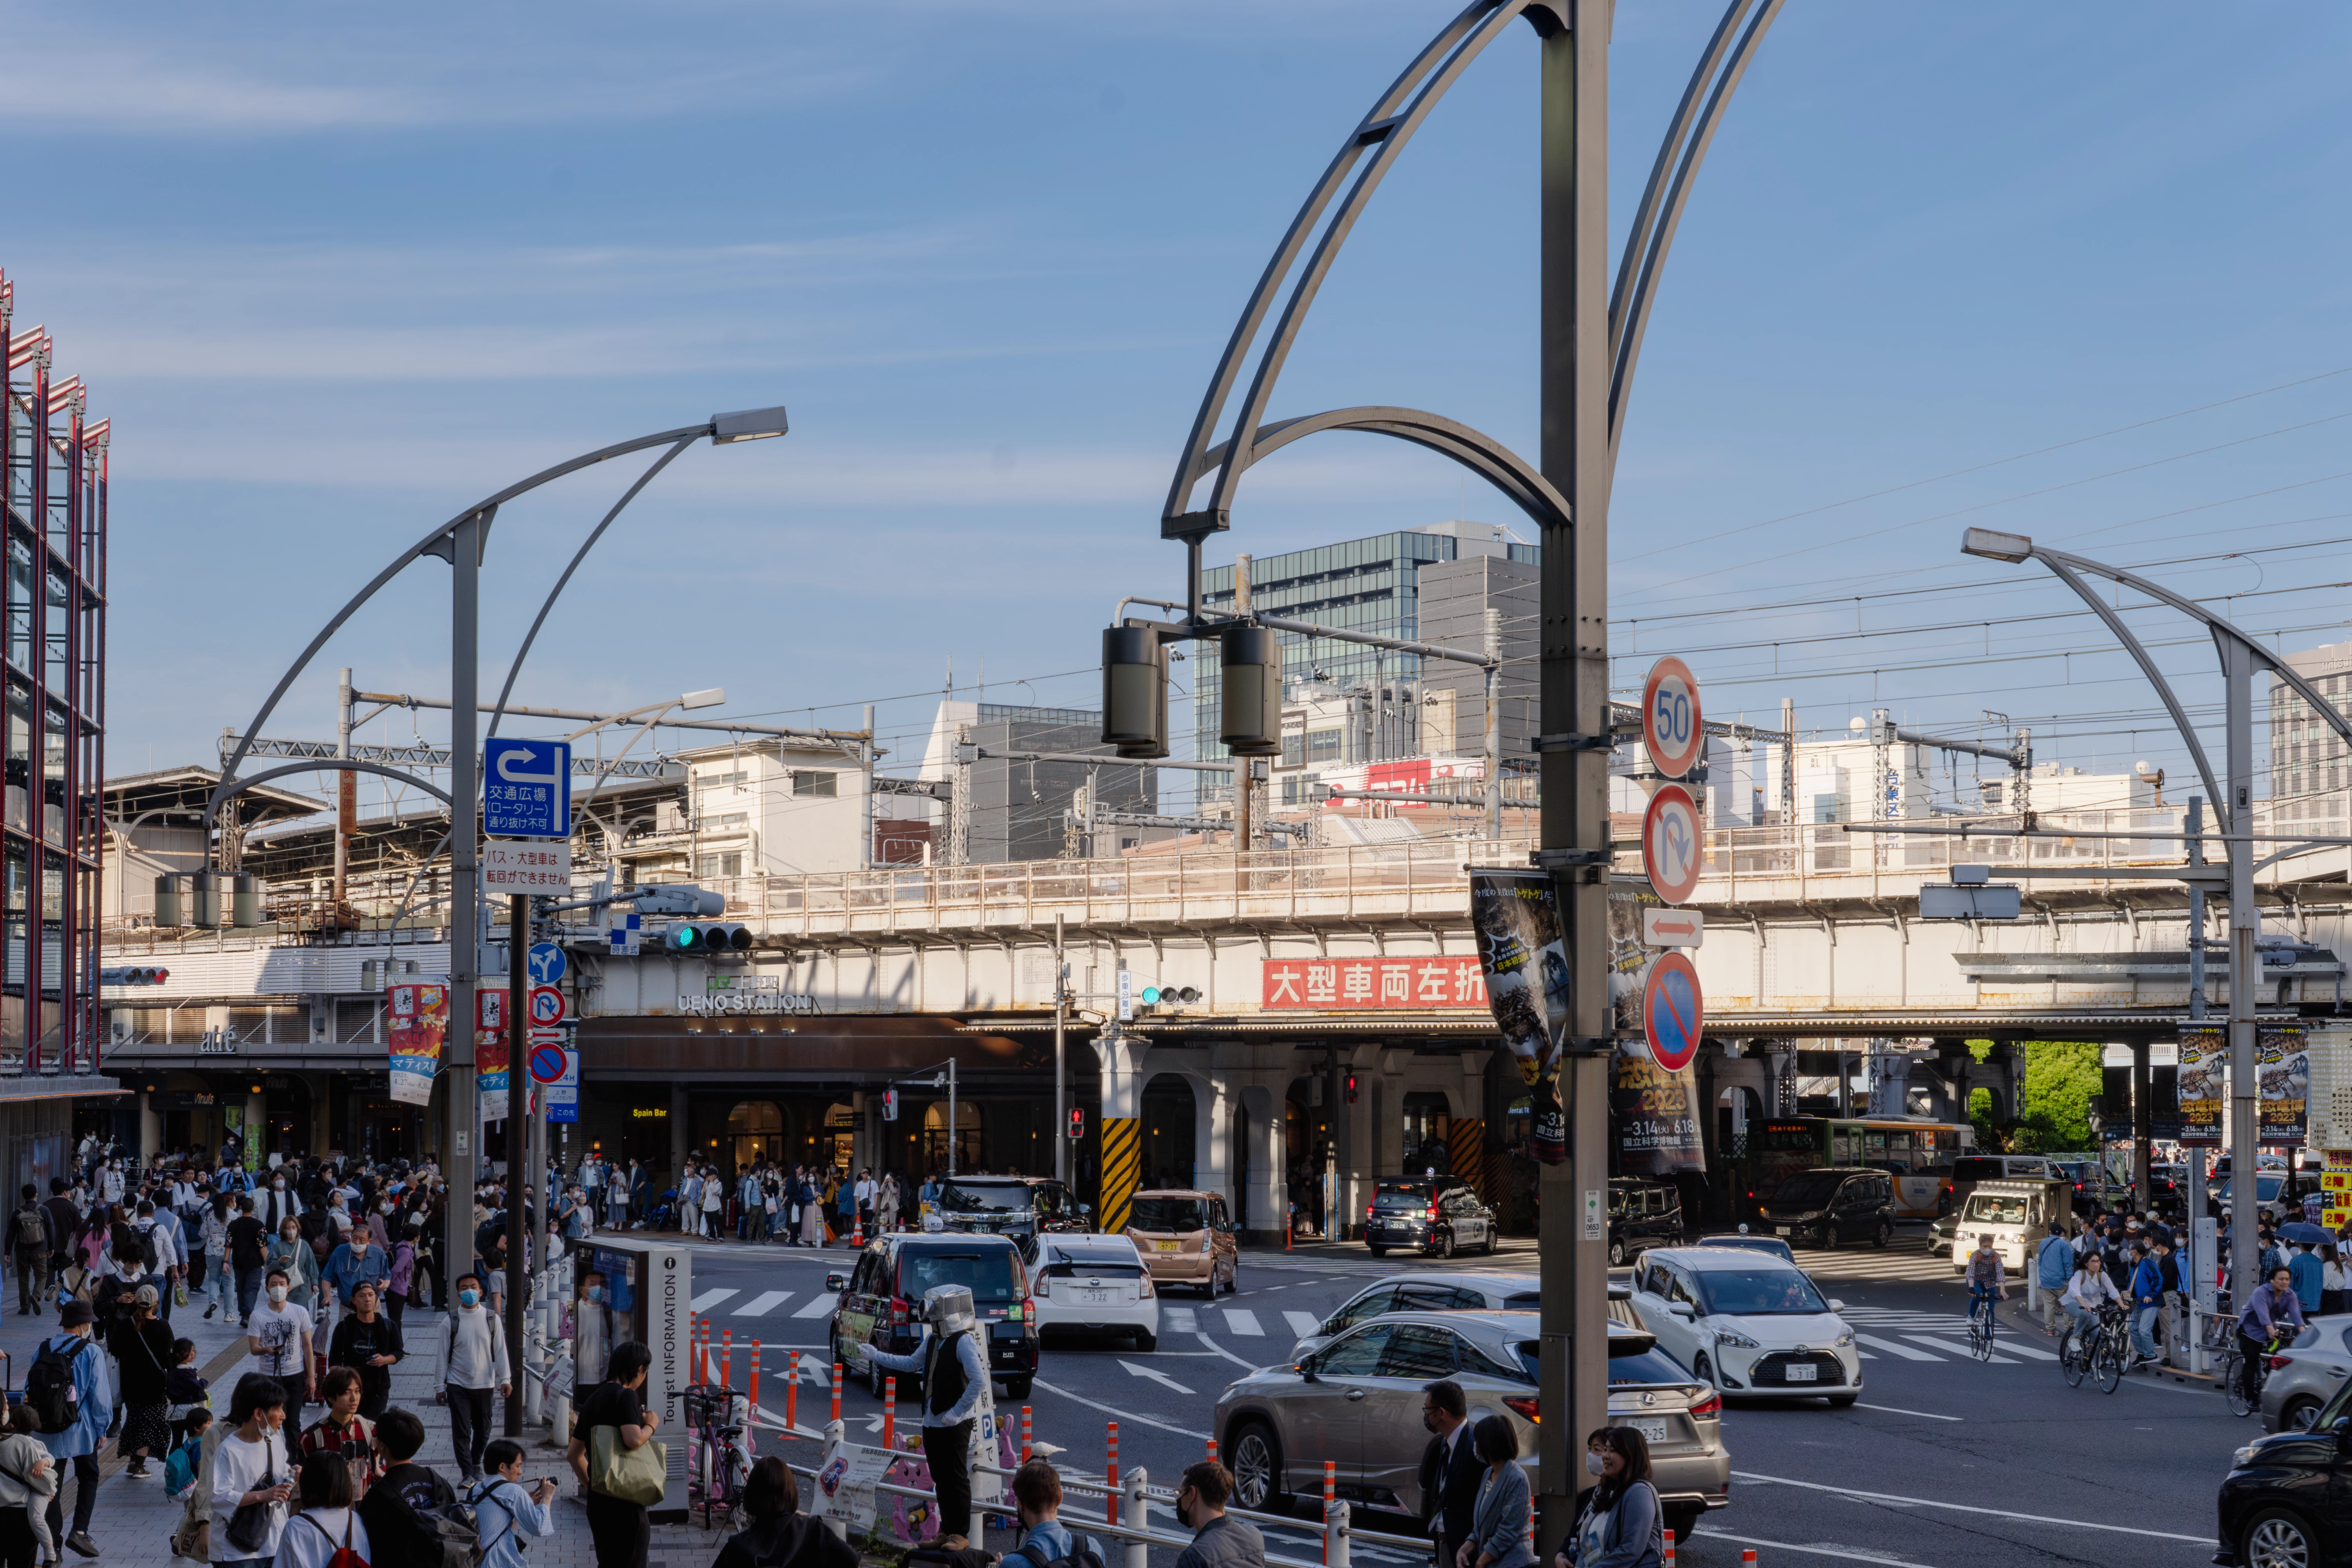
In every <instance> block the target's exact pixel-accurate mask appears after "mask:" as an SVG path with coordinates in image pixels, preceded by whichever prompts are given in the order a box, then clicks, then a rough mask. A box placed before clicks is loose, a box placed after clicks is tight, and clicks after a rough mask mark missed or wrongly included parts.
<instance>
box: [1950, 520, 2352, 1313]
mask: <svg viewBox="0 0 2352 1568" xmlns="http://www.w3.org/2000/svg"><path fill="white" fill-rule="evenodd" d="M1960 550H1961V552H1962V553H1963V554H1968V555H1977V556H1981V557H1983V558H1984V559H1986V560H1988V561H2007V562H2011V563H2016V562H2024V561H2039V562H2041V563H2042V564H2043V565H2044V566H2047V567H2048V568H2049V569H2050V570H2051V572H2052V573H2053V574H2054V575H2055V576H2056V577H2057V578H2058V580H2059V581H2060V582H2062V583H2063V584H2066V586H2067V587H2069V588H2071V589H2073V590H2074V595H2075V596H2076V597H2077V598H2079V599H2081V600H2082V601H2083V603H2084V604H2085V605H2089V606H2090V607H2091V610H2092V612H2093V613H2094V614H2095V615H2096V616H2098V617H2099V619H2100V620H2101V621H2103V622H2105V625H2106V627H2107V630H2108V631H2110V632H2112V633H2113V634H2115V638H2116V641H2117V642H2119V643H2121V644H2123V646H2124V651H2125V652H2126V653H2128V654H2130V655H2131V657H2132V660H2133V662H2134V663H2136V664H2137V665H2138V666H2139V668H2140V673H2141V674H2143V675H2145V676H2147V680H2148V684H2149V685H2151V686H2153V687H2155V688H2156V694H2157V697H2158V700H2160V701H2161V702H2163V704H2164V710H2165V711H2166V712H2167V713H2168V714H2170V715H2171V716H2172V723H2173V728H2175V729H2176V730H2178V731H2180V740H2181V743H2182V744H2183V745H2185V746H2187V747H2188V748H2189V760H2190V761H2191V762H2193V763H2196V765H2197V776H2198V777H2199V778H2200V779H2201V780H2202V781H2203V782H2204V784H2205V794H2206V797H2207V798H2208V799H2210V800H2211V801H2213V802H2214V803H2215V812H2214V816H2215V817H2216V819H2217V826H2219V827H2220V828H2221V847H2222V851H2223V854H2224V856H2225V857H2226V859H2227V863H2228V868H2229V869H2228V878H2227V880H2226V883H2225V884H2224V889H2225V890H2224V892H2223V898H2224V899H2225V900H2226V901H2227V902H2228V904H2229V906H2230V1013H2229V1028H2230V1151H2231V1153H2230V1170H2231V1184H2230V1232H2231V1236H2232V1237H2237V1238H2238V1240H2237V1244H2236V1245H2234V1246H2232V1247H2231V1249H2230V1290H2231V1297H2230V1299H2231V1300H2232V1301H2234V1302H2236V1303H2237V1304H2238V1306H2239V1307H2240V1308H2241V1309H2242V1308H2243V1307H2244V1305H2245V1303H2246V1302H2248V1301H2250V1300H2252V1299H2253V1297H2252V1292H2253V1289H2254V1283H2255V1281H2254V1268H2255V1259H2256V1253H2255V1249H2254V1248H2253V1247H2252V1246H2251V1245H2249V1244H2248V1243H2247V1242H2246V1240H2245V1238H2246V1237H2251V1236H2252V1235H2253V1234H2254V1229H2255V1222H2256V1219H2257V1217H2258V1215H2259V1214H2260V1208H2261V1194H2260V1193H2259V1192H2257V1190H2256V1185H2255V1184H2254V1183H2253V1182H2252V1180H2249V1179H2245V1178H2246V1177H2247V1176H2248V1175H2249V1173H2251V1171H2252V1166H2253V1164H2254V1163H2255V1161H2254V1147H2255V1145H2254V1136H2255V1107H2256V1104H2257V1102H2258V1101H2259V1100H2260V1099H2261V1095H2262V1083H2261V1074H2260V1072H2259V1071H2258V1070H2257V1068H2256V1066H2255V1050H2254V999H2255V992H2256V989H2257V987H2258V985H2259V984H2260V976H2261V974H2262V964H2261V962H2260V954H2259V953H2258V952H2257V951H2256V948H2255V944H2254V938H2255V937H2256V936H2257V935H2258V934H2260V931H2261V927H2262V911H2261V910H2259V909H2258V908H2256V906H2255V903H2254V871H2255V863H2254V843H2255V838H2254V804H2253V797H2254V671H2255V670H2256V669H2257V668H2263V669H2267V670H2269V671H2270V672H2271V673H2272V674H2273V675H2274V676H2276V677H2277V678H2278V679H2279V680H2280V681H2281V682H2282V683H2283V684H2284V685H2285V686H2286V687H2287V688H2288V689H2291V690H2293V691H2294V693H2295V695H2296V696H2298V697H2301V698H2302V699H2303V700H2304V701H2305V702H2306V703H2308V704H2309V705H2310V706H2311V708H2312V710H2313V711H2315V712H2316V713H2317V714H2318V715H2319V716H2320V717H2321V718H2322V719H2324V720H2326V721H2327V724H2328V726H2329V727H2330V728H2331V729H2333V730H2334V731H2336V733H2337V734H2338V735H2340V736H2342V737H2343V738H2344V739H2345V740H2346V741H2347V742H2352V720H2347V718H2346V717H2345V716H2344V715H2343V714H2341V713H2339V712H2337V711H2336V708H2335V705H2334V704H2332V703H2330V702H2329V701H2328V700H2327V699H2326V696H2325V695H2324V694H2323V693H2322V692H2321V691H2320V689H2318V688H2317V687H2315V686H2314V685H2313V684H2312V683H2311V682H2310V681H2309V680H2307V679H2305V678H2304V677H2303V676H2302V675H2300V674H2298V673H2296V672H2295V671H2294V669H2292V668H2289V667H2288V666H2287V663H2286V661H2285V660H2284V659H2283V658H2279V657H2278V656H2277V655H2276V654H2274V653H2273V652H2271V651H2270V650H2269V649H2268V648H2265V647H2263V646H2262V644H2260V643H2259V642H2256V641H2255V640H2254V638H2253V637H2252V635H2251V634H2250V633H2248V632H2246V631H2243V630H2242V629H2241V628H2240V627H2239V626H2236V625H2235V624H2233V623H2232V622H2231V621H2229V620H2228V619H2226V618H2224V617H2223V616H2217V615H2215V614H2214V613H2213V612H2212V611H2210V610H2209V609H2207V608H2206V607H2205V606H2204V605H2200V604H2199V603H2197V602H2196V601H2195V600H2193V599H2189V598H2187V597H2184V596H2183V595H2179V594H2176V593H2174V592H2173V591H2172V590H2171V589H2169V588H2167V587H2164V586H2163V585H2162V584H2157V583H2151V582H2149V581H2148V580H2147V578H2145V577H2142V576H2140V575H2138V574H2136V573H2133V572H2128V571H2126V570H2125V569H2124V568H2122V567H2119V566H2109V565H2105V564H2104V563H2100V562H2097V561H2093V560H2091V559H2089V558H2088V557H2087V556H2082V555H2070V554H2068V553H2067V552H2064V551H2063V550H2052V549H2050V548H2048V547H2047V546H2044V545H2040V544H2036V543H2034V542H2033V541H2032V540H2031V539H2029V538H2027V537H2026V536H2025V535H2024V534H2021V533H2003V532H2000V531H1997V530H1994V529H1989V528H1971V529H1969V531H1967V532H1966V533H1964V534H1963V535H1961V538H1960ZM2086 576H2090V577H2104V578H2105V579H2106V580H2107V581H2108V582H2111V583H2115V584H2120V585H2121V586H2123V587H2126V588H2129V589H2131V590H2133V591H2134V592H2135V593H2139V594H2145V595H2147V596H2148V597H2149V598H2151V599H2153V600H2155V601H2156V602H2157V603H2158V604H2161V605H2168V606H2170V607H2171V608H2173V609H2176V610H2178V611H2179V612H2180V613H2181V614H2182V615H2184V616H2189V618H2190V619H2191V620H2194V621H2196V622H2198V623H2199V624H2200V625H2201V626H2204V627H2205V629H2206V631H2207V632H2209V633H2210V635H2211V636H2212V638H2213V647H2214V650H2215V651H2216V652H2217V653H2218V654H2219V655H2220V656H2221V680H2222V687H2223V708H2222V726H2221V728H2222V735H2223V742H2222V755H2223V761H2224V763H2226V764H2227V767H2228V771H2229V781H2230V782H2229V787H2228V789H2227V791H2226V792H2224V791H2222V790H2219V789H2216V788H2215V787H2214V778H2213V764H2212V763H2211V762H2210V761H2209V760H2208V759H2207V757H2206V755H2205V745H2204V742H2203V741H2201V740H2200V738H2199V736H2198V734H2197V731H2196V729H2195V728H2194V727H2193V726H2191V725H2190V723H2189V715H2188V712H2187V710H2185V709H2184V708H2183V707H2182V706H2181V702H2180V699H2179V697H2178V696H2177V695H2175V693H2174V692H2173V689H2172V685H2171V683H2170V682H2169V681H2168V680H2166V679H2164V675H2163V672H2162V671H2160V670H2159V669H2158V668H2157V667H2156V660H2155V659H2154V658H2150V657H2149V655H2148V651H2147V647H2145V646H2143V645H2142V644H2141V642H2140V640H2139V638H2137V637H2134V636H2133V635H2132V631H2131V628H2130V627H2128V626H2125V625H2124V622H2123V617H2122V616H2120V615H2119V614H2117V613H2116V608H2115V606H2113V605H2109V604H2108V603H2106V602H2105V600H2103V599H2101V598H2100V596H2099V594H2098V590H2096V589H2095V588H2093V587H2092V586H2091V585H2090V584H2088V583H2086V582H2084V577H2086ZM2196 823H2197V818H2196V816H2195V814H2194V808H2193V807H2192V815H2191V816H2190V828H2191V831H2192V832H2193V831H2194V830H2195V827H2196ZM2029 826H2030V825H2029ZM2290 853H2293V851H2292V850H2282V851H2280V853H2279V854H2278V855H2273V856H2272V857H2271V858H2272V859H2278V858H2282V857H2283V856H2284V855H2286V854H2290ZM2188 858H2189V867H2187V868H2183V869H2184V871H2185V872H2186V874H2187V875H2188V876H2189V877H2194V876H2195V875H2196V870H2195V868H2196V867H2197V865H2198V863H2199V862H2200V859H2201V856H2200V851H2199V848H2198V847H2197V844H2196V842H2195V840H2193V839H2192V840H2191V841H2190V847H2189V857H2188ZM2265 863H2267V862H2265ZM2193 885H2194V884H2192V886H2193ZM2191 923H2192V925H2193V924H2195V923H2196V922H2194V921H2192V922H2191ZM2204 939H2205V932H2204V931H2203V929H2202V928H2201V926H2200V927H2199V929H2196V930H2192V931H2190V932H2189V942H2190V943H2191V952H2202V951H2203V950H2202V947H2201V945H2200V944H2201V943H2202V942H2204ZM2200 967H2201V966H2200ZM2141 1147H2142V1149H2145V1148H2146V1147H2147V1145H2146V1144H2145V1143H2144V1142H2143V1143H2142V1144H2141ZM2139 1174H2140V1177H2141V1179H2142V1182H2143V1183H2145V1181H2146V1179H2147V1171H2146V1169H2145V1167H2143V1168H2142V1169H2141V1171H2140V1173H2139ZM2141 1192H2142V1194H2143V1195H2145V1194H2146V1193H2147V1187H2146V1186H2145V1185H2144V1184H2143V1186H2142V1187H2141ZM2192 1195H2201V1178H2200V1183H2199V1184H2198V1185H2197V1186H2195V1187H2192ZM2189 1217H2190V1220H2191V1222H2192V1223H2193V1222H2194V1220H2195V1219H2196V1217H2197V1216H2196V1214H2195V1211H2194V1210H2192V1211H2191V1213H2190V1215H2189Z"/></svg>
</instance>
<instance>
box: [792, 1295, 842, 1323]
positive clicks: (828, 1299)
mask: <svg viewBox="0 0 2352 1568" xmlns="http://www.w3.org/2000/svg"><path fill="white" fill-rule="evenodd" d="M833 1301H834V1297H833V1292H832V1291H830V1290H824V1291H819V1292H818V1294H817V1298H816V1300H814V1301H811V1302H810V1303H809V1304H808V1305H807V1306H805V1307H803V1308H802V1309H801V1310H799V1311H797V1312H794V1313H793V1317H795V1318H822V1317H824V1315H825V1314H826V1313H827V1312H830V1311H832V1310H833Z"/></svg>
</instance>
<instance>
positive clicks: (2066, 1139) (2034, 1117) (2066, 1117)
mask: <svg viewBox="0 0 2352 1568" xmlns="http://www.w3.org/2000/svg"><path fill="white" fill-rule="evenodd" d="M2023 1051H2024V1056H2025V1077H2024V1081H2023V1083H2022V1085H2021V1087H2020V1089H2019V1090H2018V1097H2017V1112H2018V1115H2017V1128H2016V1138H2015V1142H2016V1147H2017V1148H2018V1149H2020V1150H2021V1151H2023V1152H2035V1153H2056V1152H2063V1151H2066V1150H2072V1149H2089V1148H2092V1147H2094V1146H2095V1145H2094V1144H2093V1142H2092V1139H2091V1100H2092V1097H2093V1096H2095V1095H2096V1094H2097V1093H2098V1092H2099V1085H2100V1081H2101V1080H2100V1069H2099V1058H2100V1049H2099V1047H2097V1046H2095V1045H2089V1044H2085V1043H2084V1042H2083V1041H2080V1040H2033V1041H2030V1042H2028V1043H2027V1044H2026V1045H2025V1047H2023Z"/></svg>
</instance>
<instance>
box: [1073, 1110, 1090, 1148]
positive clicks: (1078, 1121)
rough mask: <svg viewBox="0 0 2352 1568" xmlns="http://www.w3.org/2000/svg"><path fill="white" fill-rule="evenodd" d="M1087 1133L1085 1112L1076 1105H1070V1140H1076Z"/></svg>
mask: <svg viewBox="0 0 2352 1568" xmlns="http://www.w3.org/2000/svg"><path fill="white" fill-rule="evenodd" d="M1086 1135H1087V1113H1086V1112H1085V1111H1083V1110H1079V1109H1078V1108H1077V1107H1076V1106H1075V1105H1073V1106H1072V1107H1070V1141H1071V1142H1077V1141H1078V1140H1079V1139H1081V1138H1084V1137H1085V1136H1086Z"/></svg>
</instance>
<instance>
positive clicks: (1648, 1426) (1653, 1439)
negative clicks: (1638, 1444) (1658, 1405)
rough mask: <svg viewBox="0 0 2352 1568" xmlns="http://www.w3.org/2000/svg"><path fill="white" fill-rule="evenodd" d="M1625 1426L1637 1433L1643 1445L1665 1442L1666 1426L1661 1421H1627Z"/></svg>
mask: <svg viewBox="0 0 2352 1568" xmlns="http://www.w3.org/2000/svg"><path fill="white" fill-rule="evenodd" d="M1625 1425H1627V1426H1631V1427H1632V1428H1633V1430H1634V1431H1636V1432H1639V1433H1640V1434H1641V1435H1642V1441H1643V1442H1644V1443H1663V1442H1664V1441H1665V1440H1666V1424H1665V1423H1664V1422H1663V1421H1628V1422H1627V1423H1625Z"/></svg>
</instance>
